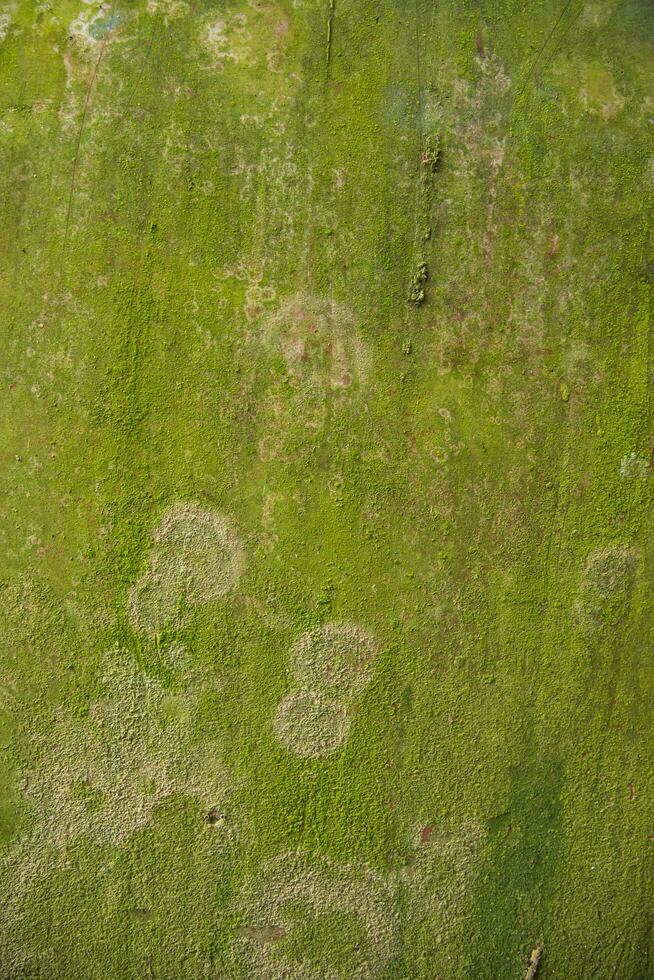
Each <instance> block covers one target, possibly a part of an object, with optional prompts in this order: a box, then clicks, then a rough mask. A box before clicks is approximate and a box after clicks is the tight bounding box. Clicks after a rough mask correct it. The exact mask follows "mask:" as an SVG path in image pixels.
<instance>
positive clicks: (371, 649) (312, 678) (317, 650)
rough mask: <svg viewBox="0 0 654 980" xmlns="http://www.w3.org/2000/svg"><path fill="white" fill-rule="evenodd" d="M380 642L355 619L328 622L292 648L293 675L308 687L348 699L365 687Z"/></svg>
mask: <svg viewBox="0 0 654 980" xmlns="http://www.w3.org/2000/svg"><path fill="white" fill-rule="evenodd" d="M378 649H379V645H378V643H377V641H376V640H375V639H374V637H373V636H371V635H370V633H367V632H366V630H364V629H362V628H361V627H360V626H357V625H356V624H355V623H326V624H325V625H324V626H319V627H317V628H316V629H312V630H309V631H308V632H307V633H303V635H302V636H301V637H300V639H299V640H298V641H297V643H295V644H294V646H293V647H292V649H291V660H292V664H293V677H294V678H295V680H296V681H297V683H298V684H299V685H300V686H302V687H305V688H315V689H317V690H321V691H323V692H324V693H326V694H329V695H330V696H331V697H335V698H343V699H346V700H347V699H348V698H350V697H352V696H353V695H354V694H356V693H357V692H358V691H359V690H361V689H362V688H363V687H365V685H366V683H367V682H368V680H369V677H370V666H371V664H372V662H373V661H374V659H375V657H376V656H377V652H378Z"/></svg>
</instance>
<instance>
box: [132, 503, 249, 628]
mask: <svg viewBox="0 0 654 980" xmlns="http://www.w3.org/2000/svg"><path fill="white" fill-rule="evenodd" d="M153 542H154V543H153V548H152V551H151V552H150V557H149V560H148V566H147V568H146V570H145V572H144V573H143V575H142V576H141V578H139V580H138V581H137V582H136V583H135V584H134V586H133V587H132V589H131V592H130V595H129V602H128V611H129V616H130V619H131V621H132V624H133V626H134V628H135V629H137V630H140V631H143V632H147V633H156V632H157V631H158V630H159V629H161V628H162V627H164V626H166V625H168V624H169V623H170V622H172V621H173V620H175V619H178V618H180V617H183V614H184V611H185V610H187V609H189V608H191V607H193V606H198V605H202V604H205V603H209V602H215V601H217V600H218V599H221V598H222V597H223V596H225V595H227V593H228V592H230V591H231V590H232V589H233V588H234V586H235V585H236V583H237V581H238V579H239V578H240V576H241V574H242V572H243V568H244V556H243V549H242V547H241V544H240V541H239V539H238V536H237V534H236V532H235V531H234V529H233V527H232V525H231V524H230V522H229V521H228V520H227V519H226V518H224V517H223V516H222V515H220V514H217V513H215V512H213V511H207V510H202V509H201V508H200V507H197V506H195V505H194V504H182V503H177V504H173V505H172V506H171V507H169V509H168V510H167V511H166V513H165V514H164V516H163V518H162V519H161V521H160V523H159V525H158V526H157V528H156V529H155V532H154V534H153Z"/></svg>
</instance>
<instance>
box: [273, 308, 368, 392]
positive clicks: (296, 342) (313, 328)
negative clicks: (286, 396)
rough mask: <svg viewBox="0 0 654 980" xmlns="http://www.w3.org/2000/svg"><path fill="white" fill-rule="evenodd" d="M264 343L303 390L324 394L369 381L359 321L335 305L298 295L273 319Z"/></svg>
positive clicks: (275, 313)
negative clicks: (281, 359)
mask: <svg viewBox="0 0 654 980" xmlns="http://www.w3.org/2000/svg"><path fill="white" fill-rule="evenodd" d="M262 338H263V341H264V344H265V345H266V346H267V347H268V348H270V349H272V350H275V351H279V352H280V353H281V354H282V356H283V359H284V363H285V365H286V371H287V374H288V376H289V378H290V379H292V380H293V381H294V382H295V384H296V385H297V386H299V387H307V388H308V389H311V390H320V391H322V392H325V391H326V390H330V389H332V390H333V389H339V388H348V387H349V386H350V385H351V384H352V383H353V382H357V383H359V384H361V383H363V382H364V381H365V380H366V378H367V376H368V370H369V364H368V356H367V352H366V348H365V345H364V344H363V341H362V339H361V337H360V335H359V331H358V328H357V323H356V317H355V316H354V314H353V313H352V311H351V310H348V309H347V308H346V307H344V306H341V305H340V304H338V303H335V302H334V301H333V300H328V299H324V298H322V297H319V296H313V295H311V294H309V293H299V294H298V295H296V296H294V297H292V298H291V299H289V300H287V302H285V303H283V304H282V305H281V306H280V307H279V308H278V309H277V310H275V311H274V312H273V313H271V314H270V316H269V317H268V318H267V319H266V321H265V323H264V325H263V330H262Z"/></svg>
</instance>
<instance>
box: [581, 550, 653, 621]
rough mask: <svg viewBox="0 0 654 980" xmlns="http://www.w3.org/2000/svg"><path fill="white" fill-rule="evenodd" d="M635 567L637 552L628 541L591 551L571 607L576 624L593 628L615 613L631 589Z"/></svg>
mask: <svg viewBox="0 0 654 980" xmlns="http://www.w3.org/2000/svg"><path fill="white" fill-rule="evenodd" d="M637 568H638V553H637V551H636V550H635V548H633V547H632V546H631V545H628V544H615V545H610V546H608V547H606V548H597V549H596V550H595V551H591V553H590V554H589V555H588V558H587V559H586V564H585V567H584V571H583V574H582V578H581V582H580V586H579V598H578V601H577V604H576V607H575V612H576V615H577V620H578V622H579V623H580V625H582V626H583V627H585V628H586V629H589V630H596V629H599V628H601V626H602V625H603V624H604V623H606V622H611V621H613V620H614V619H615V618H616V617H617V616H619V615H620V614H621V607H622V606H623V604H624V601H625V600H626V599H627V598H628V596H629V594H630V592H631V589H632V586H633V582H634V578H635V575H636V571H637Z"/></svg>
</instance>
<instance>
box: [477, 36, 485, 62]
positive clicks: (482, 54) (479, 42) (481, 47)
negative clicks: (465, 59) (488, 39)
mask: <svg viewBox="0 0 654 980" xmlns="http://www.w3.org/2000/svg"><path fill="white" fill-rule="evenodd" d="M475 44H476V45H477V54H478V55H479V57H480V58H485V57H486V49H485V48H484V42H483V41H482V39H481V34H478V35H477V37H476V38H475Z"/></svg>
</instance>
